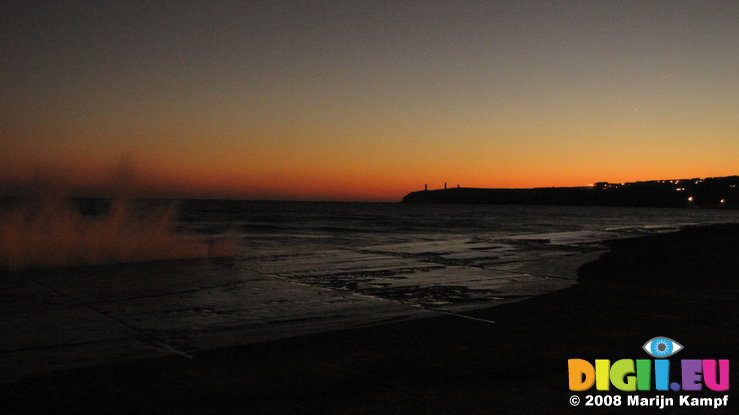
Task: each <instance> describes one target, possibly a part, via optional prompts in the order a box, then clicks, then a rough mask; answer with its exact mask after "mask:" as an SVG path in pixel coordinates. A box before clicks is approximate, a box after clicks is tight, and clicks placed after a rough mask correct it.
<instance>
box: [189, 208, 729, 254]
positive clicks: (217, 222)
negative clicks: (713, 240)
mask: <svg viewBox="0 0 739 415" xmlns="http://www.w3.org/2000/svg"><path fill="white" fill-rule="evenodd" d="M178 220H179V223H180V224H181V225H182V226H184V227H189V228H191V229H194V230H196V231H197V232H199V233H202V234H206V235H210V234H221V233H231V234H236V235H238V236H239V237H240V238H241V243H242V246H244V247H246V248H248V249H247V250H244V251H243V253H244V254H246V255H250V256H252V255H259V254H260V253H261V252H263V251H265V250H267V251H268V250H270V249H275V250H286V251H291V250H302V249H331V248H341V247H350V246H360V245H373V244H387V243H403V242H419V241H430V240H444V239H449V238H460V237H469V238H474V237H495V236H505V235H520V234H542V233H551V232H576V231H614V232H616V231H623V232H627V233H628V232H654V231H664V230H666V229H677V228H679V227H681V226H685V225H690V224H708V223H721V222H735V221H737V220H739V211H736V210H703V209H657V208H620V207H582V206H510V205H453V204H443V205H433V204H429V205H420V204H402V203H340V202H336V203H333V202H332V203H325V202H267V201H264V202H261V201H229V200H186V201H183V202H181V204H180V214H179V216H178Z"/></svg>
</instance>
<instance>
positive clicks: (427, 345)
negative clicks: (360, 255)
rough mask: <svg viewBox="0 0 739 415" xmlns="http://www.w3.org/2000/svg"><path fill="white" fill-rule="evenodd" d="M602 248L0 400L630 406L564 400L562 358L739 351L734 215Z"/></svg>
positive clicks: (49, 376)
mask: <svg viewBox="0 0 739 415" xmlns="http://www.w3.org/2000/svg"><path fill="white" fill-rule="evenodd" d="M607 245H608V247H609V249H610V251H609V252H607V253H605V254H603V255H602V256H601V257H600V258H599V259H597V260H595V261H593V262H590V263H588V264H586V265H584V266H583V267H581V268H580V270H579V280H578V283H577V284H576V285H573V286H571V287H569V288H565V289H562V290H559V291H554V292H550V293H547V294H543V295H540V296H536V297H533V298H530V299H528V300H525V301H520V302H514V303H509V304H503V305H500V306H497V307H492V308H487V309H480V310H473V311H465V312H461V313H459V314H463V315H465V316H468V317H472V318H463V317H460V316H458V315H442V316H435V317H430V318H418V319H409V320H404V321H399V322H395V323H388V322H383V323H382V324H378V325H375V326H370V327H361V328H354V329H348V330H333V331H328V332H322V333H316V334H309V335H304V336H295V337H290V338H285V339H278V340H273V341H265V342H259V343H253V344H247V345H241V346H236V347H224V348H219V349H213V350H207V351H203V352H199V353H194V354H192V355H188V356H179V355H170V356H165V357H154V358H150V359H142V358H139V359H135V360H130V361H125V362H119V363H106V362H104V361H102V362H99V363H97V364H91V365H89V366H87V367H84V368H76V369H68V370H64V369H60V370H56V371H54V372H51V373H44V374H40V375H37V376H31V377H25V378H23V379H18V380H15V381H12V382H7V383H5V384H3V385H1V386H0V396H2V397H3V398H2V400H0V409H2V410H3V411H4V412H7V413H13V412H36V413H37V412H47V411H51V410H54V411H58V410H61V409H70V410H72V411H75V412H96V413H100V412H119V413H122V412H151V413H165V412H166V413H171V412H175V413H203V412H210V413H368V414H369V413H491V412H495V413H569V412H572V411H576V410H579V411H583V412H585V411H587V410H588V409H590V410H597V412H600V413H608V412H613V413H617V412H623V410H624V408H613V407H612V408H583V407H580V408H573V407H572V406H571V405H570V403H569V401H568V398H569V397H570V396H571V395H572V394H573V393H572V392H570V391H569V390H568V384H567V381H568V380H567V360H568V359H572V358H581V359H586V360H591V361H592V360H593V359H596V358H608V359H614V360H615V359H620V358H632V359H641V358H647V357H648V356H647V355H646V354H644V351H643V350H641V347H642V345H643V344H644V343H645V342H646V341H647V340H648V339H650V338H653V337H655V336H667V337H669V338H672V339H675V340H676V341H678V342H680V343H681V344H682V345H684V347H685V350H683V351H681V352H680V354H679V355H677V356H676V358H682V359H688V358H696V359H708V358H711V359H732V358H734V357H735V356H737V355H738V354H739V327H738V324H739V312H737V311H739V310H737V309H738V308H739V306H738V305H737V304H738V303H737V300H738V295H739V284H738V283H737V281H736V272H737V269H739V259H738V258H737V256H736V252H738V251H739V249H738V248H739V225H736V224H730V225H712V226H703V227H688V228H685V229H683V230H681V231H679V232H676V233H665V234H657V235H650V236H644V237H640V238H629V239H620V240H615V241H610V242H607ZM736 382H737V376H736V372H735V371H734V372H731V384H732V385H735V384H737V383H736ZM616 393H619V391H613V392H612V394H616ZM670 393H671V392H666V394H670ZM704 393H705V394H708V395H707V396H714V395H716V396H718V395H719V393H716V392H704ZM621 394H622V395H623V394H624V393H621ZM644 394H645V396H653V395H654V394H655V392H651V393H647V392H644ZM729 394H730V392H729ZM732 408H735V405H733V402H732V401H731V400H729V407H728V408H718V410H716V411H714V410H713V409H712V408H687V407H675V408H671V410H672V411H674V412H685V413H692V412H694V411H695V410H696V409H704V410H706V411H709V410H710V411H711V412H712V413H716V412H718V413H731V412H732ZM629 409H638V408H629ZM642 409H643V408H642ZM646 410H654V408H646Z"/></svg>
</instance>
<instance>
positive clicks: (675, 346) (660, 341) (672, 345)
mask: <svg viewBox="0 0 739 415" xmlns="http://www.w3.org/2000/svg"><path fill="white" fill-rule="evenodd" d="M642 349H644V351H645V352H647V354H648V355H650V356H654V357H657V358H663V357H670V356H672V355H673V354H675V353H677V352H679V351H680V350H682V349H683V345H682V344H680V343H678V342H676V341H675V340H672V339H670V338H669V337H654V338H651V339H649V340H648V341H647V342H646V343H644V346H642Z"/></svg>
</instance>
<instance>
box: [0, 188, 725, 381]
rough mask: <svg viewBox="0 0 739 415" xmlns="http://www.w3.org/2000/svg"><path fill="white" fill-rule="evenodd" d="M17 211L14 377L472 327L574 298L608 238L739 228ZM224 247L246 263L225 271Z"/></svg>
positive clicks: (465, 212)
mask: <svg viewBox="0 0 739 415" xmlns="http://www.w3.org/2000/svg"><path fill="white" fill-rule="evenodd" d="M4 203H5V204H4V205H3V208H2V212H1V213H2V217H1V218H0V219H2V221H0V230H2V233H3V238H2V241H3V243H4V245H2V248H3V254H4V255H5V256H6V258H10V260H7V259H6V261H5V263H6V272H5V277H4V278H1V279H0V297H2V299H3V301H2V307H3V319H2V321H0V325H2V326H3V327H6V328H7V330H5V331H4V333H5V335H4V336H3V338H2V340H0V352H2V353H4V356H5V359H4V360H3V361H2V364H0V368H1V369H3V370H2V372H3V374H2V375H0V381H2V379H6V380H10V379H15V378H18V377H23V376H28V375H30V374H34V373H45V372H48V371H50V370H56V369H63V368H70V367H80V366H86V365H94V364H98V363H99V362H111V361H118V360H130V359H141V358H146V357H152V356H165V355H171V354H173V353H174V354H179V355H188V356H189V355H191V354H192V353H196V352H198V351H202V350H209V349H213V348H219V347H227V346H235V345H241V344H247V343H254V342H261V341H266V340H270V339H277V338H285V337H291V336H298V335H302V334H309V333H315V332H321V331H327V330H336V329H342V328H349V327H359V326H366V325H373V324H383V323H387V322H392V321H397V320H399V319H412V318H422V317H431V316H436V315H440V314H446V315H454V316H457V317H459V318H470V317H468V316H467V315H466V314H465V313H466V312H467V311H468V310H471V309H477V308H482V307H490V306H495V305H498V304H503V303H506V302H511V301H521V300H525V299H527V298H530V297H532V296H536V295H539V294H542V293H546V292H550V291H553V290H560V289H565V288H567V287H570V286H572V285H573V284H575V283H576V282H577V276H578V274H577V270H578V268H579V267H580V266H581V265H582V264H583V263H586V262H589V261H592V260H595V259H596V258H598V256H599V255H601V254H602V253H603V252H605V247H604V245H603V241H604V240H608V239H614V238H625V237H632V236H640V235H647V234H651V233H656V232H670V231H674V230H677V229H679V228H680V227H682V226H685V225H690V224H708V223H721V222H738V221H739V211H730V210H699V209H684V210H671V209H643V208H604V207H564V206H493V205H418V204H413V205H406V204H400V203H395V204H394V203H386V204H382V203H302V202H253V201H221V200H218V201H211V200H185V201H180V202H177V203H176V204H174V205H172V203H171V202H163V201H151V200H149V201H132V202H126V203H119V204H116V203H113V204H111V203H110V202H109V201H105V200H85V201H77V202H75V203H74V204H73V205H74V206H69V204H68V203H67V204H65V203H61V202H59V201H52V202H45V203H41V204H40V205H34V204H33V203H31V204H30V205H24V206H20V205H17V204H15V205H14V202H8V201H5V202H4ZM165 205H172V206H170V207H175V208H176V209H164V210H162V209H161V208H162V206H165ZM80 211H81V212H82V213H80ZM162 212H163V213H162ZM224 241H225V242H226V243H227V245H228V246H230V247H231V248H232V249H231V251H229V252H230V253H231V254H232V255H231V256H230V257H228V258H210V259H209V258H208V256H209V255H210V254H211V253H212V252H213V250H212V249H211V248H213V247H214V246H217V245H218V244H219V243H221V242H224ZM188 258H190V259H188ZM192 258H196V259H192ZM129 259H133V260H137V261H140V260H145V262H133V263H131V262H130V261H128V262H129V263H123V262H127V260H129ZM173 259H175V260H173ZM42 263H43V264H46V265H47V266H46V267H45V268H43V269H28V268H23V269H22V268H13V265H19V264H28V265H30V266H31V267H29V268H33V267H32V266H33V265H34V264H42ZM49 264H64V265H67V266H66V267H62V268H60V267H58V266H57V267H51V268H50V267H49V266H48V265H49ZM81 264H87V266H80V265H81ZM90 264H94V265H90ZM68 265H72V266H71V267H70V266H68ZM36 268H38V267H36ZM552 312H553V313H556V312H557V310H552ZM487 323H492V324H494V323H493V322H487ZM40 350H41V351H44V352H43V353H42V355H43V356H49V357H48V359H46V360H43V359H42V360H38V356H39V351H40ZM34 362H35V363H34Z"/></svg>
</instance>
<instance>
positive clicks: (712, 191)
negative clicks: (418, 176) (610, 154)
mask: <svg viewBox="0 0 739 415" xmlns="http://www.w3.org/2000/svg"><path fill="white" fill-rule="evenodd" d="M737 185H739V176H729V177H712V178H707V179H699V178H694V179H678V180H653V181H646V182H632V183H607V182H599V183H596V184H593V185H591V186H587V187H540V188H534V189H478V188H464V187H463V188H459V187H457V188H451V189H439V190H422V191H417V192H411V193H409V194H408V195H406V196H405V197H404V198H403V202H406V203H489V204H511V205H581V206H585V205H590V206H640V207H702V208H737V207H739V190H738V189H737Z"/></svg>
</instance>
